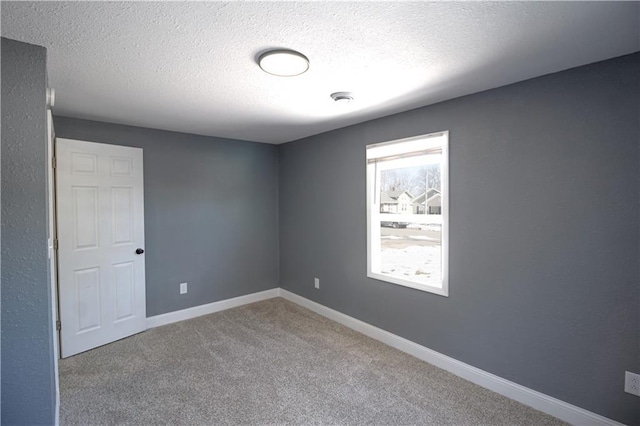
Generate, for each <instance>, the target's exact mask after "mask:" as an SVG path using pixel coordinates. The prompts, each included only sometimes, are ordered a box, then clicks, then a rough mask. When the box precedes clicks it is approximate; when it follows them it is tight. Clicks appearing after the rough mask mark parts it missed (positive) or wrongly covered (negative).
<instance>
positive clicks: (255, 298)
mask: <svg viewBox="0 0 640 426" xmlns="http://www.w3.org/2000/svg"><path fill="white" fill-rule="evenodd" d="M279 290H280V289H279V288H272V289H271V290H265V291H260V292H258V293H251V294H247V295H246V296H239V297H234V298H233V299H226V300H220V301H219V302H213V303H208V304H206V305H200V306H194V307H193V308H188V309H182V310H180V311H175V312H169V313H167V314H162V315H156V316H153V317H149V318H147V328H154V327H160V326H161V325H166V324H171V323H173V322H178V321H184V320H188V319H191V318H196V317H199V316H201V315H208V314H212V313H214V312H220V311H224V310H226V309H231V308H236V307H238V306H242V305H248V304H249V303H255V302H259V301H261V300H266V299H272V298H274V297H278V291H279Z"/></svg>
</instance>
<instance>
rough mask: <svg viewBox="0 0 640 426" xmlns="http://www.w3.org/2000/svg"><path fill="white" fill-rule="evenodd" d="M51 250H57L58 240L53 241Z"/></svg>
mask: <svg viewBox="0 0 640 426" xmlns="http://www.w3.org/2000/svg"><path fill="white" fill-rule="evenodd" d="M53 249H54V250H58V239H57V238H56V239H55V240H53Z"/></svg>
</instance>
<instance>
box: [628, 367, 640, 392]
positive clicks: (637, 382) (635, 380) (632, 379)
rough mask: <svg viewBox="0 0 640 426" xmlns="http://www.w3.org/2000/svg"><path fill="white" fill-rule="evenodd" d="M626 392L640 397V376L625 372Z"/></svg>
mask: <svg viewBox="0 0 640 426" xmlns="http://www.w3.org/2000/svg"><path fill="white" fill-rule="evenodd" d="M624 391H625V392H628V393H630V394H632V395H635V396H640V374H635V373H632V372H630V371H625V372H624Z"/></svg>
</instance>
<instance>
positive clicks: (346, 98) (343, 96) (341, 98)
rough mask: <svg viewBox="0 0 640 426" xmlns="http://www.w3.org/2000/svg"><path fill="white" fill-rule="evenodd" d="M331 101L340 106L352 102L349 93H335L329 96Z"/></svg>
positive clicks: (351, 95)
mask: <svg viewBox="0 0 640 426" xmlns="http://www.w3.org/2000/svg"><path fill="white" fill-rule="evenodd" d="M331 99H333V100H334V101H336V102H337V103H340V104H348V103H349V102H351V101H352V100H353V93H351V92H335V93H332V94H331Z"/></svg>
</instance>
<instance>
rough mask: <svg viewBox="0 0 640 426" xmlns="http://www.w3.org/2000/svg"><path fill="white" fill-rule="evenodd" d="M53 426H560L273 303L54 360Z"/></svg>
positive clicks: (296, 309)
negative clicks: (56, 401)
mask: <svg viewBox="0 0 640 426" xmlns="http://www.w3.org/2000/svg"><path fill="white" fill-rule="evenodd" d="M60 393H61V395H60V401H61V405H60V423H61V425H102V424H105V425H107V424H130V425H159V424H179V425H219V424H261V425H262V424H296V425H297V424H340V425H359V424H374V425H396V424H401V425H410V424H420V425H560V424H563V423H562V422H561V421H559V420H557V419H555V418H553V417H550V416H548V415H546V414H543V413H541V412H539V411H536V410H534V409H532V408H530V407H527V406H524V405H522V404H520V403H517V402H515V401H512V400H510V399H508V398H505V397H503V396H501V395H498V394H496V393H493V392H491V391H488V390H486V389H484V388H481V387H479V386H477V385H474V384H472V383H470V382H467V381H465V380H463V379H461V378H459V377H457V376H454V375H452V374H450V373H448V372H446V371H444V370H441V369H439V368H436V367H434V366H432V365H430V364H427V363H425V362H422V361H420V360H418V359H416V358H414V357H411V356H409V355H407V354H404V353H403V352H400V351H398V350H396V349H393V348H391V347H389V346H386V345H384V344H382V343H379V342H377V341H375V340H373V339H370V338H368V337H366V336H364V335H362V334H360V333H357V332H355V331H352V330H350V329H348V328H346V327H344V326H342V325H340V324H338V323H336V322H333V321H331V320H328V319H326V318H324V317H322V316H319V315H317V314H315V313H313V312H311V311H309V310H307V309H304V308H302V307H299V306H298V305H295V304H293V303H290V302H288V301H286V300H284V299H281V298H276V299H270V300H266V301H263V302H259V303H254V304H251V305H246V306H242V307H239V308H235V309H230V310H227V311H223V312H219V313H215V314H211V315H206V316H203V317H199V318H196V319H193V320H189V321H184V322H180V323H176V324H171V325H167V326H164V327H159V328H154V329H151V330H148V331H146V332H144V333H140V334H138V335H135V336H132V337H130V338H127V339H123V340H120V341H118V342H114V343H111V344H109V345H106V346H103V347H100V348H97V349H94V350H91V351H89V352H85V353H83V354H79V355H76V356H74V357H71V358H67V359H64V360H61V361H60Z"/></svg>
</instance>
